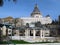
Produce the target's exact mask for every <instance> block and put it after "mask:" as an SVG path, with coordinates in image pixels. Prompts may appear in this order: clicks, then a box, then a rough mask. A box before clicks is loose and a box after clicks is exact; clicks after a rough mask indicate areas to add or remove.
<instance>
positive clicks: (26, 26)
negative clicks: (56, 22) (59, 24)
mask: <svg viewBox="0 0 60 45" xmlns="http://www.w3.org/2000/svg"><path fill="white" fill-rule="evenodd" d="M37 22H40V23H39V25H40V26H38V27H37V26H35V23H37ZM51 23H52V19H51V18H50V16H49V15H47V16H46V17H43V16H42V14H41V12H40V11H39V9H38V6H37V4H36V5H35V7H34V10H33V12H32V13H31V17H22V18H19V22H18V23H17V25H20V26H19V27H16V28H15V29H14V30H13V34H14V35H13V36H12V40H25V41H28V42H41V41H55V38H54V37H50V29H49V28H47V27H46V26H44V25H45V24H51Z"/></svg>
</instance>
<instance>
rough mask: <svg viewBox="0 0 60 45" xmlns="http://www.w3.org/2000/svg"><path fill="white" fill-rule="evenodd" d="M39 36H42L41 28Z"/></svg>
mask: <svg viewBox="0 0 60 45" xmlns="http://www.w3.org/2000/svg"><path fill="white" fill-rule="evenodd" d="M40 37H41V38H42V30H40Z"/></svg>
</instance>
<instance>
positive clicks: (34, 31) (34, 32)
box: [33, 30, 36, 39]
mask: <svg viewBox="0 0 60 45" xmlns="http://www.w3.org/2000/svg"><path fill="white" fill-rule="evenodd" d="M35 34H36V30H33V38H34V39H35Z"/></svg>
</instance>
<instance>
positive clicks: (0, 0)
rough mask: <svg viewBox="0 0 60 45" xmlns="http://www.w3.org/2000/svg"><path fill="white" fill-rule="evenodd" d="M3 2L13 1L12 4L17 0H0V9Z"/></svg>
mask: <svg viewBox="0 0 60 45" xmlns="http://www.w3.org/2000/svg"><path fill="white" fill-rule="evenodd" d="M5 1H8V2H10V1H13V2H14V3H16V2H17V0H0V7H2V6H3V5H4V2H5Z"/></svg>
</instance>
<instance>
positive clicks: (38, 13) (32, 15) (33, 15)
mask: <svg viewBox="0 0 60 45" xmlns="http://www.w3.org/2000/svg"><path fill="white" fill-rule="evenodd" d="M31 17H35V18H40V17H42V15H41V13H40V11H39V9H38V6H37V4H35V7H34V10H33V12H32V13H31Z"/></svg>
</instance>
